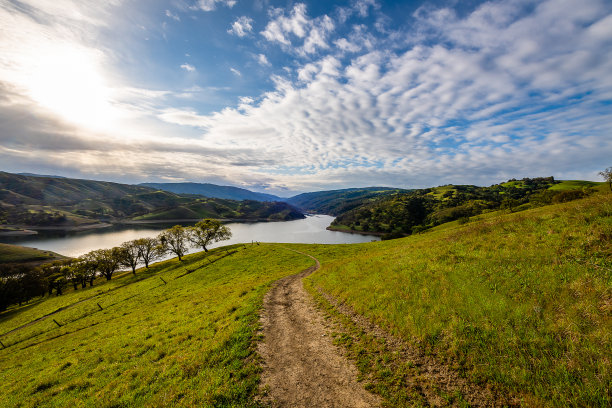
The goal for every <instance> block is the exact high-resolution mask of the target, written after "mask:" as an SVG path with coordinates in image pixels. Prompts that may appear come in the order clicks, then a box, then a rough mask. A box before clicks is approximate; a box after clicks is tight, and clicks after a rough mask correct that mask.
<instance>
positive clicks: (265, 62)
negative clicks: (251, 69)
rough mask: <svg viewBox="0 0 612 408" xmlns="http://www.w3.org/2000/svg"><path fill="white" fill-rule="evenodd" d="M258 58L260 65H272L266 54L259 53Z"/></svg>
mask: <svg viewBox="0 0 612 408" xmlns="http://www.w3.org/2000/svg"><path fill="white" fill-rule="evenodd" d="M256 59H257V62H258V63H259V65H263V66H264V67H267V66H270V65H272V64H270V61H268V58H267V57H266V56H265V55H264V54H258V55H257V56H256Z"/></svg>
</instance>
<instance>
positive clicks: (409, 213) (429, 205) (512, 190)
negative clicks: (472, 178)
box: [331, 177, 603, 238]
mask: <svg viewBox="0 0 612 408" xmlns="http://www.w3.org/2000/svg"><path fill="white" fill-rule="evenodd" d="M602 185H603V183H594V182H588V181H584V182H578V181H561V182H560V181H556V180H555V179H554V178H553V177H539V178H532V179H530V178H524V179H522V180H514V179H513V180H510V181H508V182H505V183H501V184H495V185H492V186H489V187H479V186H473V185H446V186H440V187H432V188H427V189H419V190H414V191H411V192H406V193H397V194H392V195H388V196H380V197H376V198H374V199H372V200H371V201H370V202H367V203H364V204H361V205H359V206H357V207H355V208H353V209H352V210H350V211H347V212H343V213H341V214H339V216H338V217H337V218H336V219H335V220H334V221H333V223H332V226H331V228H332V229H338V230H354V231H360V232H373V233H384V234H386V237H389V238H397V237H400V236H403V235H408V234H411V233H414V232H419V231H423V230H424V229H428V228H432V227H434V226H436V225H440V224H444V223H446V222H450V221H454V220H461V221H463V222H467V221H468V220H469V218H470V217H474V216H477V215H480V214H484V213H487V212H491V211H498V210H506V211H512V212H513V211H522V210H526V209H528V208H533V207H538V206H542V205H548V204H551V203H559V202H565V201H571V200H575V199H578V198H583V197H586V196H588V195H589V194H591V193H593V192H595V191H596V190H601V187H602Z"/></svg>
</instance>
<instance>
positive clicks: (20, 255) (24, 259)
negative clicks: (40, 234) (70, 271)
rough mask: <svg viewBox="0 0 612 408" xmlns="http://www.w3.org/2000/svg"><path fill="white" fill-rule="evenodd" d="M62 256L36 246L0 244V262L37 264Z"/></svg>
mask: <svg viewBox="0 0 612 408" xmlns="http://www.w3.org/2000/svg"><path fill="white" fill-rule="evenodd" d="M62 258H64V256H62V255H59V254H56V253H55V252H52V251H44V250H40V249H36V248H28V247H23V246H19V245H10V244H0V264H6V263H20V264H21V263H29V264H31V263H34V264H38V263H43V262H50V261H54V260H56V259H62Z"/></svg>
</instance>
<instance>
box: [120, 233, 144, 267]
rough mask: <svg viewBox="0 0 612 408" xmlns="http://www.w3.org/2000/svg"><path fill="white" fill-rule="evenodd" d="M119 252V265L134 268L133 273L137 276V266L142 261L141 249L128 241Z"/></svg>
mask: <svg viewBox="0 0 612 408" xmlns="http://www.w3.org/2000/svg"><path fill="white" fill-rule="evenodd" d="M120 248H121V249H120V251H119V263H120V264H121V265H123V266H129V267H131V268H132V273H133V274H134V275H136V266H138V260H139V259H140V249H139V248H138V245H136V243H135V242H134V241H127V242H124V243H123V244H121V247H120Z"/></svg>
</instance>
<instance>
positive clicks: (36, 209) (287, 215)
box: [0, 172, 303, 228]
mask: <svg viewBox="0 0 612 408" xmlns="http://www.w3.org/2000/svg"><path fill="white" fill-rule="evenodd" d="M203 217H213V218H241V219H252V220H255V219H270V220H278V219H281V220H289V219H297V218H303V215H302V214H301V213H299V211H297V210H296V209H295V208H293V207H290V206H289V205H287V204H284V203H276V202H257V203H255V202H251V201H247V202H244V203H243V202H240V201H235V200H223V199H218V198H208V199H202V197H201V196H194V195H185V194H176V193H172V192H168V191H162V190H155V189H151V188H148V187H142V186H134V185H127V184H118V183H110V182H105V181H93V180H77V179H69V178H56V177H43V176H23V175H16V174H10V173H4V172H0V224H10V225H20V226H26V227H27V226H31V227H66V228H69V227H75V226H83V225H88V224H95V223H99V222H109V221H111V222H115V221H122V220H129V219H133V218H136V219H143V220H160V221H163V220H172V219H199V218H203Z"/></svg>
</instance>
